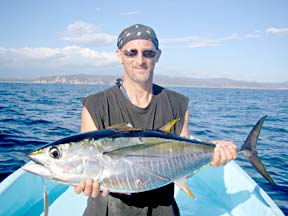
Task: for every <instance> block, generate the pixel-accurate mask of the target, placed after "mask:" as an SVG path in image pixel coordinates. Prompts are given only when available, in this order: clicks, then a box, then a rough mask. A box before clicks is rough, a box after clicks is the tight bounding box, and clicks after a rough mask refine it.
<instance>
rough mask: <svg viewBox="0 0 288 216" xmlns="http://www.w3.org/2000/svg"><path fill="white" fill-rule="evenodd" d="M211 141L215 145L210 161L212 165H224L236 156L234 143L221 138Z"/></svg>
mask: <svg viewBox="0 0 288 216" xmlns="http://www.w3.org/2000/svg"><path fill="white" fill-rule="evenodd" d="M213 143H214V144H215V145H216V147H215V149H214V154H213V159H212V163H211V165H212V166H213V167H219V166H224V165H226V164H227V163H228V162H229V161H230V160H234V159H236V158H237V146H236V144H235V143H233V142H228V141H223V140H216V141H214V142H213Z"/></svg>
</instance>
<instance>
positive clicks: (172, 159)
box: [23, 116, 275, 195]
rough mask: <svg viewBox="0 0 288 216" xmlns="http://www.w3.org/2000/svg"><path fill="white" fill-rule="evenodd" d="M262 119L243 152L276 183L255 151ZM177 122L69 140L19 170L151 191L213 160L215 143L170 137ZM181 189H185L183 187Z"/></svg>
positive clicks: (127, 190) (115, 129)
mask: <svg viewBox="0 0 288 216" xmlns="http://www.w3.org/2000/svg"><path fill="white" fill-rule="evenodd" d="M264 120H265V116H264V117H262V118H261V119H260V120H259V121H258V122H257V124H256V125H255V126H254V128H253V129H252V131H251V132H250V134H249V135H248V137H247V140H246V141H245V143H244V144H243V146H242V147H241V151H243V153H244V155H245V156H247V157H248V159H249V160H250V161H251V163H252V164H253V165H254V166H255V167H256V169H257V170H258V171H259V172H260V173H261V174H262V175H263V176H264V178H266V179H267V180H268V181H269V182H270V183H272V184H275V183H274V181H273V180H272V178H271V177H270V175H269V174H268V172H267V171H266V169H265V168H264V166H263V165H262V163H261V162H260V160H259V158H258V156H257V152H256V141H257V138H258V136H259V133H260V130H261V127H262V125H263V122H264ZM176 122H177V120H173V121H171V122H169V123H167V124H166V125H165V126H163V127H162V128H161V129H159V130H141V129H135V128H131V127H128V126H125V125H117V126H112V127H110V128H107V129H104V130H98V131H92V132H87V133H80V134H77V135H74V136H70V137H67V138H64V139H61V140H58V141H56V142H53V143H51V144H49V145H47V146H45V147H43V148H41V149H38V150H36V151H34V152H32V153H30V154H29V157H30V158H31V159H32V160H33V161H34V162H36V164H31V163H30V164H27V165H25V166H24V167H23V169H24V170H26V171H29V172H32V173H34V174H37V175H40V176H43V177H46V178H49V179H52V180H54V181H57V182H60V183H64V184H68V185H76V184H78V183H79V182H80V181H84V180H87V179H93V180H95V181H98V182H100V186H101V188H102V189H103V188H108V189H109V190H110V191H112V192H119V193H135V192H141V191H147V190H152V189H155V188H158V187H161V186H164V185H167V184H169V183H171V182H173V181H177V180H179V179H184V178H186V177H188V176H191V175H192V174H193V173H194V172H195V171H197V170H198V169H199V168H201V167H202V166H204V165H207V164H209V162H210V161H211V159H212V155H213V151H214V148H215V145H214V144H212V143H209V142H204V141H199V140H195V139H187V138H183V137H180V136H176V135H172V134H170V133H169V131H170V129H171V128H172V127H173V125H174V124H175V123H176ZM178 183H179V181H178ZM180 185H181V184H180ZM181 187H182V188H183V189H187V188H185V186H183V184H182V186H181ZM190 195H191V194H190Z"/></svg>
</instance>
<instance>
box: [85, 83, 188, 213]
mask: <svg viewBox="0 0 288 216" xmlns="http://www.w3.org/2000/svg"><path fill="white" fill-rule="evenodd" d="M188 102H189V99H188V97H186V96H184V95H181V94H179V93H176V92H174V91H171V90H168V89H165V88H162V87H160V86H158V85H155V84H154V85H153V97H152V100H151V102H150V104H149V105H148V106H147V107H146V108H139V107H137V106H135V105H133V104H132V103H131V102H130V101H129V99H128V98H127V97H125V96H124V94H123V92H122V91H121V89H120V88H119V87H118V86H113V87H111V88H109V89H107V90H105V91H101V92H98V93H95V94H92V95H89V96H88V97H86V98H85V99H84V100H83V101H82V103H83V105H84V106H85V107H86V108H87V110H88V112H89V113H90V115H91V117H92V119H93V121H94V123H95V125H96V127H97V129H99V130H101V129H103V128H106V127H108V126H111V125H116V124H119V123H130V124H132V126H133V127H135V128H142V129H149V130H155V129H158V128H160V127H161V126H163V125H164V124H166V123H167V122H169V121H171V120H173V119H175V118H179V119H180V121H179V122H178V123H177V124H176V125H175V126H174V128H173V131H172V133H174V134H177V135H179V134H180V133H181V130H182V127H183V124H184V117H185V112H186V111H187V109H188ZM177 211H178V208H177V205H176V203H175V200H174V184H169V185H167V186H164V187H162V188H159V189H156V190H152V191H148V192H142V193H136V194H131V195H121V194H120V195H119V194H113V193H110V195H109V196H108V198H103V197H102V196H101V195H100V196H98V197H97V198H95V199H93V198H89V199H88V206H87V208H86V210H85V213H84V215H106V214H107V215H110V214H111V215H132V214H133V215H134V214H137V215H147V214H151V213H152V212H154V213H156V212H158V213H159V214H160V215H172V214H174V213H176V214H177ZM149 212H150V213H149ZM173 212H174V213H173ZM158 213H157V214H158ZM151 215H153V213H152V214H151Z"/></svg>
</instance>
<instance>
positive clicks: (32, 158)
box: [28, 154, 45, 167]
mask: <svg viewBox="0 0 288 216" xmlns="http://www.w3.org/2000/svg"><path fill="white" fill-rule="evenodd" d="M28 157H29V158H30V159H31V160H32V161H33V162H35V163H36V164H38V165H41V166H43V167H45V165H44V164H43V162H41V161H40V160H39V159H37V158H36V157H35V156H34V155H33V154H29V155H28Z"/></svg>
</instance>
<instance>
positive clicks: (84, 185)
mask: <svg viewBox="0 0 288 216" xmlns="http://www.w3.org/2000/svg"><path fill="white" fill-rule="evenodd" d="M92 130H97V128H96V126H95V124H94V121H93V119H92V117H91V115H90V113H89V112H88V110H87V109H86V108H85V107H84V108H83V110H82V122H81V132H88V131H92ZM74 191H75V193H77V194H80V193H81V192H83V193H84V194H85V195H86V196H92V197H93V198H95V197H97V196H98V194H99V192H100V184H99V183H98V182H95V181H93V180H92V179H89V180H87V181H85V182H80V183H79V184H78V185H76V186H75V187H74ZM108 193H109V191H108V190H103V193H102V195H103V196H107V195H108Z"/></svg>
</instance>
